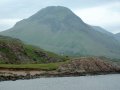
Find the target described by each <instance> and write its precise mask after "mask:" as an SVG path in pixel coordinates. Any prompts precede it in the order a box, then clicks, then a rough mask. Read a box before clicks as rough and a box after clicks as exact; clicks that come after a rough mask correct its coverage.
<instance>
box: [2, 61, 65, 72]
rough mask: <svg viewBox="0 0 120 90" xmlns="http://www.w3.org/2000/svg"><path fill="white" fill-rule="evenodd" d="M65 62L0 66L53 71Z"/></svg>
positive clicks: (3, 65) (3, 66)
mask: <svg viewBox="0 0 120 90" xmlns="http://www.w3.org/2000/svg"><path fill="white" fill-rule="evenodd" d="M63 63H64V62H59V63H48V64H19V65H17V64H0V68H6V69H37V70H45V71H52V70H56V69H57V68H58V67H59V66H60V65H61V64H63Z"/></svg>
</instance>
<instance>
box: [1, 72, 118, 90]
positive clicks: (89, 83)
mask: <svg viewBox="0 0 120 90" xmlns="http://www.w3.org/2000/svg"><path fill="white" fill-rule="evenodd" d="M0 90H120V74H112V75H98V76H80V77H61V78H40V79H33V80H18V81H5V82H0Z"/></svg>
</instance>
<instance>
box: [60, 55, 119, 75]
mask: <svg viewBox="0 0 120 90" xmlns="http://www.w3.org/2000/svg"><path fill="white" fill-rule="evenodd" d="M58 71H60V72H62V73H87V74H92V73H93V74H94V73H96V74H97V73H98V74H99V73H109V72H120V67H119V66H117V65H113V64H112V62H109V61H106V60H101V59H100V58H96V57H83V58H79V59H75V60H71V61H69V62H67V63H65V64H63V65H61V66H60V67H59V68H58Z"/></svg>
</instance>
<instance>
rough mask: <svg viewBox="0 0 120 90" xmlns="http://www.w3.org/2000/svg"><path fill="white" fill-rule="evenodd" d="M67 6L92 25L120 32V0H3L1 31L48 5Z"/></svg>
mask: <svg viewBox="0 0 120 90" xmlns="http://www.w3.org/2000/svg"><path fill="white" fill-rule="evenodd" d="M53 5H55V6H58V5H59V6H65V7H68V8H70V9H71V10H72V11H73V12H74V13H76V14H77V15H78V16H79V17H81V19H82V20H83V21H84V22H86V23H88V24H91V25H99V26H101V27H103V28H105V29H106V30H108V31H110V32H113V33H117V32H120V18H119V17H120V0H49V1H47V0H46V1H45V0H1V1H0V31H3V30H6V29H8V28H11V27H12V26H13V25H14V24H15V23H16V22H17V21H19V20H22V19H24V18H27V17H29V16H31V15H33V14H34V13H36V12H37V11H39V10H40V9H41V8H44V7H46V6H53Z"/></svg>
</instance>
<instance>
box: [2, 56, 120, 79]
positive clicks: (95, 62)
mask: <svg viewBox="0 0 120 90" xmlns="http://www.w3.org/2000/svg"><path fill="white" fill-rule="evenodd" d="M119 73H120V66H119V65H116V64H113V62H109V61H106V60H101V59H100V58H95V57H92V58H86V57H83V58H79V59H75V60H71V61H68V62H66V63H64V64H62V65H60V66H59V67H58V68H57V69H56V70H52V71H50V70H48V71H47V70H39V69H33V68H31V69H30V68H22V69H20V68H0V81H9V80H12V81H15V80H20V79H21V80H24V79H35V78H42V77H70V76H87V75H104V74H119Z"/></svg>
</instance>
